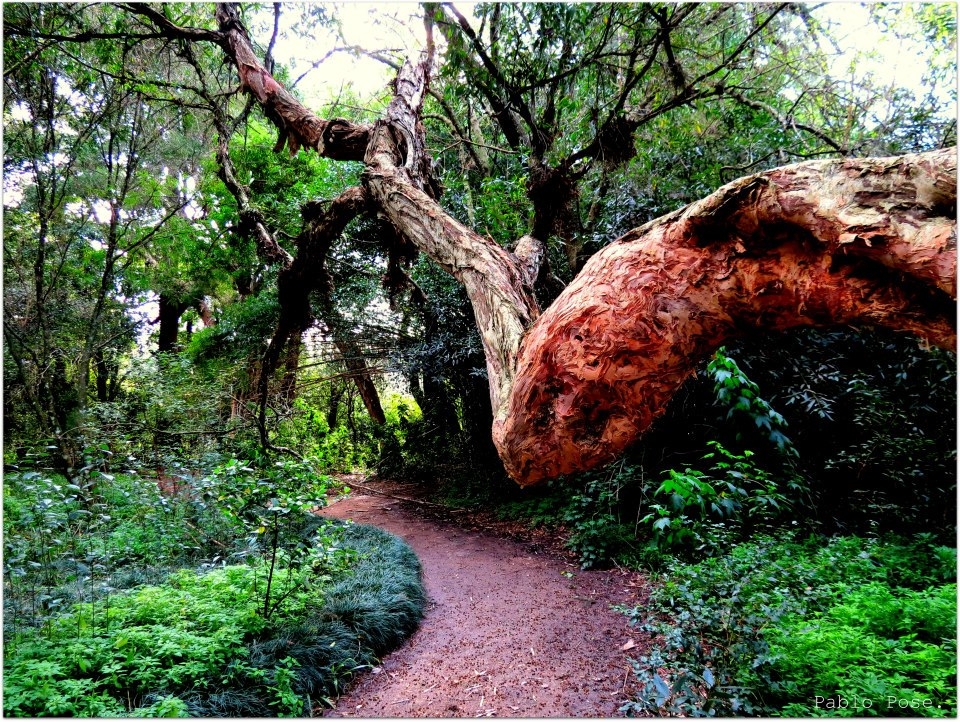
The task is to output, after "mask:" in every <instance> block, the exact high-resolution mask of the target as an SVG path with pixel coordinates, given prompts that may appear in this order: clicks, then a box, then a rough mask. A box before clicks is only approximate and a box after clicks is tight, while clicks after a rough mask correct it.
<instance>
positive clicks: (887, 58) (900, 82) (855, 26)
mask: <svg viewBox="0 0 960 722" xmlns="http://www.w3.org/2000/svg"><path fill="white" fill-rule="evenodd" d="M917 4H918V3H903V5H902V7H903V8H904V11H906V9H907V8H908V7H909V6H911V5H917ZM814 14H815V15H816V16H817V17H819V18H820V19H821V20H822V21H824V22H827V23H829V24H830V26H831V35H832V36H833V38H834V40H835V41H836V43H837V46H838V47H839V49H840V51H841V52H840V54H836V53H835V51H832V50H831V49H830V48H827V47H825V48H824V49H825V50H827V51H828V52H831V54H832V57H833V62H832V67H831V74H832V75H833V76H834V77H836V78H838V79H854V80H860V79H863V78H866V77H871V78H873V80H874V82H875V83H876V84H877V85H878V86H880V87H886V88H904V89H907V90H910V91H913V92H914V93H915V94H919V93H920V92H921V89H922V88H923V79H924V75H925V74H926V73H927V71H928V69H929V67H928V63H929V62H930V52H931V49H930V47H929V45H928V43H927V40H926V38H923V37H917V38H910V37H903V38H901V37H897V35H895V34H894V33H892V32H885V31H884V30H883V28H882V27H881V26H880V25H878V24H877V23H876V22H874V21H873V20H871V18H870V9H869V7H868V6H867V5H864V4H862V3H853V2H827V3H824V4H823V5H821V6H820V7H818V8H816V9H815V10H814ZM940 90H941V91H945V89H942V88H941V89H940ZM942 99H943V100H946V96H944V97H943V98H942Z"/></svg>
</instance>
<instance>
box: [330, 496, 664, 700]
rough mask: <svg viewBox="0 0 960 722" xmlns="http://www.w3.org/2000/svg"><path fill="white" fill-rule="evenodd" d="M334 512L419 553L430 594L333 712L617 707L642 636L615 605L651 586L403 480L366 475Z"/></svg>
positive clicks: (625, 693) (634, 599)
mask: <svg viewBox="0 0 960 722" xmlns="http://www.w3.org/2000/svg"><path fill="white" fill-rule="evenodd" d="M364 486H365V487H367V490H374V489H375V490H376V491H378V492H380V493H377V494H371V493H367V491H366V490H365V491H356V490H355V491H354V492H353V494H352V495H351V496H350V497H349V498H347V499H344V500H341V501H338V502H336V503H334V504H332V505H331V506H330V507H328V508H327V509H325V510H324V512H323V513H324V514H325V515H329V516H334V517H338V518H350V519H353V520H354V521H356V522H358V523H363V524H374V525H376V526H379V527H381V528H383V529H386V530H387V531H389V532H391V533H393V534H396V535H397V536H400V537H401V538H403V539H404V540H405V541H406V542H407V543H408V544H409V545H410V546H411V547H412V548H413V549H414V551H415V552H416V553H417V555H418V556H419V557H420V561H421V563H422V564H423V574H424V582H425V584H426V588H427V595H428V598H429V604H428V608H427V614H426V617H425V619H424V620H423V622H422V623H421V626H420V628H419V629H418V630H417V632H416V633H415V634H414V635H413V636H412V637H411V638H410V639H409V640H408V641H407V642H406V643H405V644H404V645H403V646H401V647H400V648H399V649H397V650H395V651H394V652H393V653H392V654H390V655H388V656H387V657H386V658H385V659H384V660H383V663H382V665H381V666H380V667H378V668H377V669H375V670H374V671H373V672H368V673H365V674H364V675H362V676H361V677H360V678H359V679H358V680H357V681H356V682H355V683H354V684H353V685H352V687H351V688H350V689H349V690H348V691H347V693H346V694H345V695H344V696H342V697H341V698H340V699H339V701H338V703H337V706H336V707H335V708H334V709H332V710H329V711H327V712H326V716H328V717H489V716H497V717H613V716H617V715H618V711H617V710H618V708H619V707H620V705H621V704H622V703H623V702H624V701H625V699H626V698H627V696H628V695H629V693H630V691H631V689H632V684H631V683H632V681H633V679H634V677H633V674H632V672H631V670H630V665H629V663H628V661H627V655H628V654H630V655H636V654H637V653H638V652H639V651H640V650H639V648H632V649H630V651H629V652H626V651H624V650H623V647H624V645H628V646H630V645H631V643H638V642H640V639H639V637H638V636H637V633H636V630H633V629H631V628H630V626H629V624H628V623H627V618H626V617H625V616H624V615H622V614H619V613H618V612H615V611H613V610H612V609H610V605H611V604H630V605H635V604H638V603H640V602H642V599H643V598H645V596H646V584H645V582H644V580H643V578H642V577H641V576H640V575H638V574H635V573H630V572H624V571H620V570H613V571H581V570H580V569H579V568H578V567H576V566H575V565H573V564H571V563H570V562H569V560H565V559H563V558H562V556H560V555H558V554H557V553H556V552H550V551H548V550H545V549H543V548H542V545H538V544H536V543H531V542H530V541H526V542H524V541H515V540H511V539H508V538H504V537H503V536H500V535H497V534H495V533H490V531H488V530H486V529H484V528H483V526H485V524H484V523H483V522H477V520H476V518H472V517H464V518H459V519H453V520H451V519H450V518H449V516H448V517H447V518H446V519H445V518H443V515H437V514H433V513H430V512H429V511H425V510H426V509H428V507H425V506H422V505H418V504H413V503H409V502H404V501H399V500H396V499H394V498H390V497H388V496H382V495H381V493H383V492H386V493H393V494H398V495H401V496H408V495H409V492H405V491H404V489H405V488H409V487H404V486H402V485H396V484H391V483H386V482H383V483H376V484H375V483H372V482H365V483H364Z"/></svg>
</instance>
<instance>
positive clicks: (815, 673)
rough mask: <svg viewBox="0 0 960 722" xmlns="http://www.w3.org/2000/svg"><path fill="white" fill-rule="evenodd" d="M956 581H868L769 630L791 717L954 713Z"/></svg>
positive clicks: (781, 688) (953, 715)
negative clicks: (904, 584) (894, 584)
mask: <svg viewBox="0 0 960 722" xmlns="http://www.w3.org/2000/svg"><path fill="white" fill-rule="evenodd" d="M956 615H957V586H956V584H945V585H943V586H939V587H932V588H930V589H926V590H923V591H915V590H910V589H890V588H889V587H888V586H886V585H883V584H879V583H877V582H871V583H869V584H866V585H864V586H863V587H860V588H859V589H849V590H848V591H847V592H846V593H845V594H844V595H843V596H842V597H841V598H840V599H839V600H838V601H837V602H836V603H835V604H833V605H831V606H830V607H828V608H827V609H826V610H825V611H823V612H818V613H815V614H813V615H810V616H804V615H799V614H792V615H789V616H787V617H784V618H783V619H781V620H780V622H779V624H777V625H776V626H775V627H774V628H773V629H771V630H770V632H769V633H768V634H767V640H768V642H769V644H770V652H771V655H772V656H773V657H774V658H775V659H776V663H775V668H776V673H777V676H778V677H779V678H780V679H781V681H780V682H779V688H780V690H781V692H780V695H781V696H783V697H785V698H787V699H789V700H803V701H790V702H788V703H787V704H785V705H784V707H783V709H782V710H781V713H782V714H784V715H785V716H788V717H821V716H854V717H863V716H881V717H893V716H899V715H906V716H917V715H918V714H919V715H923V716H929V717H956V716H957V703H956V673H957V654H956Z"/></svg>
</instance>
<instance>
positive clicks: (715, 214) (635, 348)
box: [494, 149, 956, 484]
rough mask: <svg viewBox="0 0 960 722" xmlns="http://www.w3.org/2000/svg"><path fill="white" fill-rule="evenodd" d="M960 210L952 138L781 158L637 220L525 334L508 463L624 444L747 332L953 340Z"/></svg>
mask: <svg viewBox="0 0 960 722" xmlns="http://www.w3.org/2000/svg"><path fill="white" fill-rule="evenodd" d="M955 214H956V151H955V150H954V149H950V150H944V151H938V152H934V153H927V154H921V155H910V156H903V157H899V158H882V159H858V160H835V161H819V162H808V163H801V164H798V165H793V166H787V167H783V168H777V169H775V170H772V171H768V172H765V173H760V174H757V175H754V176H751V177H748V178H744V179H741V180H738V181H735V182H733V183H731V184H729V185H727V186H725V187H723V188H721V189H720V190H718V191H717V192H716V193H714V194H713V195H711V196H709V197H708V198H706V199H704V200H702V201H699V202H697V203H694V204H692V205H690V206H688V207H687V208H685V209H683V210H681V211H679V212H677V213H674V214H671V215H669V216H666V217H664V218H661V219H659V220H656V221H653V222H651V223H648V224H647V225H645V226H643V227H642V228H639V229H637V230H634V231H631V232H630V233H628V234H627V235H626V236H624V237H623V238H621V239H620V240H618V241H616V242H614V243H612V244H611V245H609V246H607V247H606V248H604V249H603V250H601V251H600V252H599V253H597V254H596V255H595V256H593V258H591V259H590V261H589V262H588V263H587V264H586V266H585V267H584V269H583V270H582V272H581V273H580V275H579V276H578V277H577V278H576V279H575V280H574V281H573V283H571V284H570V286H569V287H567V289H566V290H565V291H564V292H563V294H561V296H560V297H559V298H558V299H557V300H556V301H555V302H554V303H553V305H552V306H551V307H550V308H549V309H547V310H546V311H545V312H544V314H543V315H542V316H541V317H540V318H539V319H538V320H537V322H536V323H534V324H533V325H532V327H531V328H530V329H529V331H528V332H527V334H526V336H525V338H524V340H523V344H522V346H521V349H520V353H519V356H518V358H517V362H516V373H515V378H516V382H515V383H514V385H513V387H512V389H511V390H510V396H509V400H508V401H507V410H506V413H505V414H503V415H502V416H501V417H499V418H498V421H497V423H496V424H495V427H494V439H495V441H496V443H497V446H498V448H499V450H500V454H501V457H502V458H503V460H504V463H505V464H506V466H507V470H508V472H509V473H510V475H511V476H512V477H513V478H514V479H516V480H517V481H519V482H520V483H522V484H533V483H536V482H538V481H541V480H543V479H548V478H551V477H555V476H557V475H560V474H565V473H569V472H571V471H574V470H580V469H585V468H590V467H593V466H596V465H598V464H601V463H603V462H605V461H609V460H611V459H613V458H615V457H616V456H617V455H618V454H619V453H620V452H621V451H623V450H624V449H625V448H626V447H627V446H628V445H629V444H630V443H631V442H633V441H634V440H636V439H637V438H638V437H639V436H640V435H641V434H642V433H643V432H644V431H645V430H646V429H647V428H648V427H649V426H650V424H651V422H652V421H653V420H654V419H655V418H656V417H657V416H658V415H659V414H660V413H662V412H663V410H664V409H665V407H666V405H667V402H668V401H669V400H670V398H671V397H672V396H673V394H674V393H675V392H676V391H677V389H678V388H679V387H680V385H681V384H682V383H683V382H684V380H685V379H687V378H688V377H689V376H691V375H692V374H693V373H694V370H695V368H696V366H697V364H698V363H699V362H700V361H701V360H702V359H704V358H705V357H706V356H707V355H709V354H710V353H711V352H712V351H713V350H715V349H716V348H717V347H718V346H720V345H722V344H723V343H725V342H727V341H728V340H730V339H732V338H736V337H738V336H742V335H744V334H747V333H751V332H755V331H761V330H783V329H788V328H793V327H797V326H835V325H849V324H865V325H875V326H885V327H888V328H892V329H896V330H901V331H910V332H913V333H915V334H917V335H918V336H920V337H921V338H922V339H924V340H925V341H926V342H928V343H931V344H934V345H937V346H941V347H943V348H950V349H952V348H954V347H955V344H956V323H955V319H956V304H955V299H956V222H955V217H956V216H955ZM501 419H502V420H501Z"/></svg>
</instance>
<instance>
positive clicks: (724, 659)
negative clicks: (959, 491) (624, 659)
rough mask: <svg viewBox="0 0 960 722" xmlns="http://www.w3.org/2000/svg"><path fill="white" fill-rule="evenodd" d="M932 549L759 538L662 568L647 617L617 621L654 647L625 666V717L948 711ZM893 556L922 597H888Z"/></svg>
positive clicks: (633, 612)
mask: <svg viewBox="0 0 960 722" xmlns="http://www.w3.org/2000/svg"><path fill="white" fill-rule="evenodd" d="M921 548H925V549H926V550H927V554H926V556H925V557H923V558H922V559H920V556H919V554H917V552H918V550H919V549H921ZM937 549H938V548H937V547H935V546H934V545H933V544H932V543H931V540H930V539H929V538H926V539H924V538H921V539H915V540H911V541H904V540H900V539H889V540H887V541H879V540H875V539H873V540H871V539H861V538H857V537H847V538H842V537H837V538H833V539H830V540H829V541H828V542H827V544H826V545H825V546H824V545H821V544H820V542H818V541H817V540H816V539H814V538H811V539H809V540H807V541H804V542H798V541H796V540H794V539H792V538H789V537H788V538H781V539H777V538H772V537H768V538H765V539H762V540H759V541H754V542H749V543H743V544H739V545H737V546H735V547H733V548H732V549H730V550H729V551H728V552H727V553H725V554H722V555H718V556H716V557H711V558H708V559H705V560H703V561H701V562H699V563H696V564H684V563H681V562H676V563H674V564H673V565H672V566H671V568H670V569H669V571H668V572H667V573H666V574H665V575H664V578H663V583H662V586H660V587H659V588H657V589H656V590H655V591H654V592H653V594H652V595H651V598H650V601H649V605H648V607H647V608H644V609H640V608H634V609H624V610H623V611H625V612H626V613H628V614H629V615H630V617H631V619H632V621H633V622H634V623H636V624H638V625H640V628H641V629H643V630H645V631H647V632H648V633H649V634H650V635H651V638H652V642H653V647H652V650H651V652H650V654H648V655H647V656H644V657H641V658H640V659H638V660H636V661H635V662H634V669H635V672H636V674H637V677H638V680H639V682H640V689H641V691H640V694H639V696H638V698H637V699H635V700H633V701H631V702H629V703H628V704H627V705H625V706H624V708H623V711H625V712H627V713H630V714H650V713H655V714H656V713H668V714H671V715H682V716H704V715H710V716H713V715H720V716H745V715H747V716H749V715H760V716H770V715H775V714H787V715H796V716H810V715H811V714H814V713H816V712H817V709H816V708H813V707H811V706H810V705H811V704H813V702H814V701H815V695H820V696H821V697H822V698H824V699H826V698H830V697H831V696H834V697H836V695H838V694H839V695H852V694H854V693H856V695H857V696H858V698H860V699H863V698H864V697H869V696H870V694H874V693H876V694H877V695H880V692H883V694H887V693H889V694H908V693H909V694H912V695H913V696H914V697H917V695H920V696H923V695H926V697H928V698H930V699H934V700H935V704H940V705H941V709H942V710H944V711H946V710H950V709H954V708H955V706H956V702H955V699H956V684H955V681H952V677H950V675H949V674H948V673H949V670H950V669H951V664H952V665H953V667H952V669H953V670H954V673H955V663H956V646H955V636H956V632H955V629H956V626H955V625H956V621H955V620H956V599H955V584H954V583H952V582H953V580H955V579H956V571H955V568H948V567H946V566H945V565H944V564H943V563H942V559H941V555H939V554H938V553H937ZM905 555H916V556H912V557H911V558H914V559H916V560H917V561H918V564H917V566H918V568H917V569H916V570H915V573H914V575H913V576H914V577H915V578H916V579H922V580H928V581H929V583H930V586H929V587H928V588H924V589H909V588H906V587H899V586H896V585H897V583H898V580H899V579H901V578H902V577H901V570H900V569H899V568H898V567H897V566H892V565H891V563H892V562H893V561H894V560H897V559H902V558H904V556H905ZM924 583H926V582H924ZM871 635H872V636H871ZM883 635H889V636H883ZM861 636H863V637H864V638H865V639H866V641H865V642H864V645H863V647H862V648H861V647H858V644H859V642H858V641H857V640H859V639H860V637H861ZM818 650H819V651H818ZM884 650H889V651H890V653H891V655H893V653H894V652H896V654H897V655H900V656H896V655H894V656H888V655H887V653H886V652H884ZM901 657H902V659H901ZM865 670H869V673H870V674H871V675H873V676H872V677H870V680H872V681H870V684H869V685H868V684H867V676H865V675H866V672H865ZM904 670H906V671H905V672H904ZM858 685H863V686H858ZM877 690H880V692H877ZM881 696H882V695H881ZM877 699H879V696H878V697H877ZM884 699H885V698H884ZM791 705H793V706H791ZM804 705H806V706H804ZM951 705H952V706H951ZM824 709H825V708H824ZM824 709H821V710H820V711H821V712H822V711H824ZM874 709H877V707H875V708H874ZM860 712H861V713H862V712H863V710H860ZM914 712H916V710H914ZM928 713H929V711H928Z"/></svg>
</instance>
